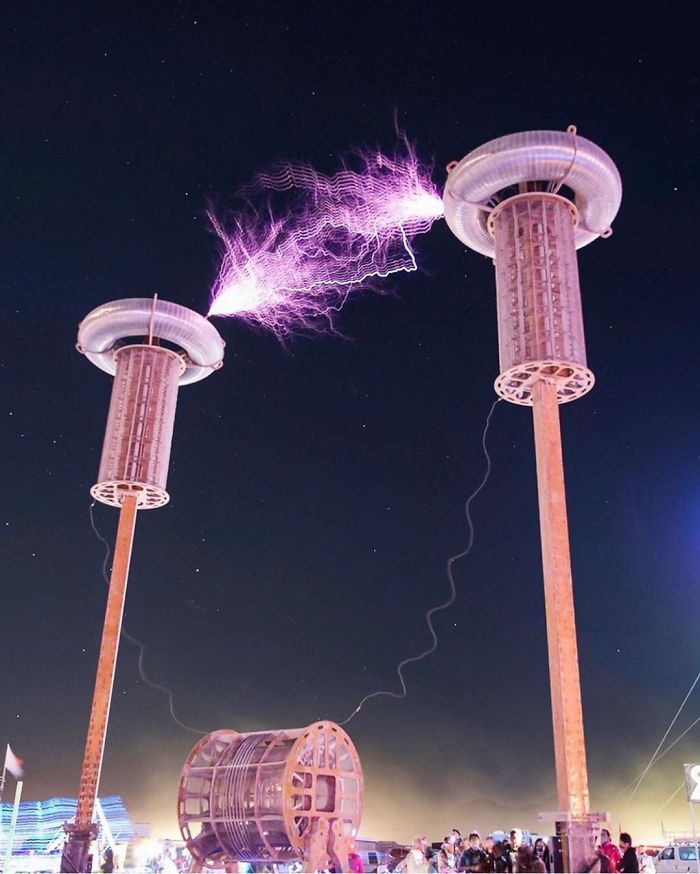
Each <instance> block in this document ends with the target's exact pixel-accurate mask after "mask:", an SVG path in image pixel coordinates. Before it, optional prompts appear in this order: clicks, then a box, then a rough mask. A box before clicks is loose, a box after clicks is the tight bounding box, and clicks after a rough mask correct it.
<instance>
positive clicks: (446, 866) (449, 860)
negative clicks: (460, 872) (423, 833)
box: [437, 835, 457, 874]
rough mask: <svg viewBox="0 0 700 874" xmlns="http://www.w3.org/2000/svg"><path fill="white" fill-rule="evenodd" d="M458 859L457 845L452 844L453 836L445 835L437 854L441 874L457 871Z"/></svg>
mask: <svg viewBox="0 0 700 874" xmlns="http://www.w3.org/2000/svg"><path fill="white" fill-rule="evenodd" d="M456 861H457V857H456V855H455V845H454V844H453V843H452V835H445V839H444V841H443V842H442V846H441V847H440V849H439V851H438V854H437V869H438V871H439V872H440V874H449V872H450V871H456V870H457V867H456Z"/></svg>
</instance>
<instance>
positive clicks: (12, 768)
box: [5, 744, 24, 780]
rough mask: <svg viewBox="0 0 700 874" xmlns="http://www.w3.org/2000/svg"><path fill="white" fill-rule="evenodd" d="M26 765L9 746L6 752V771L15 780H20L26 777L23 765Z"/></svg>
mask: <svg viewBox="0 0 700 874" xmlns="http://www.w3.org/2000/svg"><path fill="white" fill-rule="evenodd" d="M23 764H24V759H20V758H18V757H17V756H16V755H15V754H14V753H13V752H12V750H11V749H10V745H9V744H8V745H7V750H6V751H5V770H7V771H9V772H10V774H12V776H13V777H14V778H15V780H19V778H20V777H23V776H24V770H23V768H22V765H23Z"/></svg>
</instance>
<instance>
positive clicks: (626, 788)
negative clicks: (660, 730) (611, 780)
mask: <svg viewBox="0 0 700 874" xmlns="http://www.w3.org/2000/svg"><path fill="white" fill-rule="evenodd" d="M699 722H700V716H698V718H697V719H696V720H695V721H694V722H691V723H690V725H689V726H688V727H687V728H686V730H685V731H684V732H682V733H681V734H679V735H678V737H677V738H676V739H675V740H674V741H673V743H670V744H669V745H668V746H667V747H666V749H665V750H664V751H663V752H662V753H659V755H658V756H657V757H656V759H654V765H657V764H658V763H659V762H660V761H661V759H663V757H664V756H665V755H666V753H670V752H671V750H672V749H673V747H675V745H676V744H677V743H678V741H680V740H683V738H684V737H685V736H686V734H688V732H689V731H692V730H693V729H694V728H695V726H696V725H697V724H698V723H699ZM652 767H653V765H652ZM643 774H644V772H642V773H641V774H637V776H636V777H635V778H634V780H631V781H630V782H629V783H628V784H627V785H626V786H625V788H624V789H620V791H619V792H618V793H617V795H616V796H615V797H614V798H613V800H612V801H611V802H610V803H611V804H614V803H615V802H616V801H617V799H618V798H620V797H621V796H623V795H624V794H625V792H627V790H628V789H630V788H631V787H632V786H634V784H635V783H636V782H637V780H639V779H640V778H641V777H642V776H643Z"/></svg>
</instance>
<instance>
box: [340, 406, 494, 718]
mask: <svg viewBox="0 0 700 874" xmlns="http://www.w3.org/2000/svg"><path fill="white" fill-rule="evenodd" d="M500 401H501V398H497V399H496V400H495V401H494V402H493V404H492V405H491V409H490V410H489V413H488V415H487V416H486V422H485V424H484V431H483V434H482V435H481V448H482V450H483V453H484V457H485V459H486V470H485V472H484V475H483V477H482V478H481V482H480V483H479V485H478V486H477V487H476V488H475V489H474V491H473V492H472V493H471V494H470V495H469V497H468V498H467V500H466V503H465V505H464V515H465V516H466V518H467V525H468V526H469V537H468V539H467V545H466V547H465V548H464V549H463V550H462V551H461V552H458V553H457V554H456V555H453V556H451V557H450V558H448V559H447V567H446V570H447V579H448V581H449V584H450V595H449V597H448V599H447V600H446V601H445V602H443V603H442V604H438V605H437V606H436V607H431V608H430V609H429V610H428V611H427V612H426V614H425V621H426V624H427V626H428V630H429V631H430V635H431V637H432V639H433V642H432V644H431V645H430V646H429V647H428V648H427V649H425V650H423V652H421V653H419V654H418V655H414V656H410V657H409V658H406V659H404V660H403V661H401V662H399V664H398V665H397V667H396V673H397V675H398V678H399V682H400V683H401V692H392V691H389V690H384V689H380V690H378V691H376V692H371V693H370V694H369V695H365V697H364V698H363V699H362V701H360V703H359V704H358V705H357V707H356V708H355V709H354V710H353V711H352V713H351V714H350V716H348V717H347V718H346V719H344V720H343V721H342V722H339V723H338V725H347V724H348V722H350V720H351V719H354V718H355V716H357V714H358V713H359V712H360V710H362V707H363V706H364V704H365V703H366V702H367V701H369V700H370V699H372V698H378V697H379V696H380V695H386V696H388V697H389V698H405V697H406V696H407V695H408V689H407V688H406V681H405V679H404V676H403V670H404V668H405V667H406V666H407V665H410V664H413V663H414V662H420V661H422V660H423V659H424V658H427V657H428V656H429V655H432V654H433V653H434V652H435V650H436V649H437V648H438V637H437V634H436V632H435V626H434V625H433V616H434V615H435V614H436V613H440V612H441V611H442V610H447V609H448V607H451V606H452V605H453V604H454V602H455V600H456V598H457V586H456V585H455V579H454V574H453V571H452V568H453V566H454V564H455V562H458V561H459V560H460V559H462V558H466V557H467V556H468V555H469V553H470V552H471V551H472V546H473V545H474V523H473V521H472V516H471V505H472V502H473V501H474V499H475V498H476V497H477V496H478V495H479V493H480V492H481V491H482V489H483V488H484V486H485V485H486V483H487V482H488V479H489V477H490V476H491V456H490V455H489V451H488V448H487V446H486V436H487V434H488V431H489V425H490V424H491V416H493V412H494V410H495V409H496V406H497V405H498V404H499V403H500Z"/></svg>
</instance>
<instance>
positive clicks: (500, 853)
mask: <svg viewBox="0 0 700 874" xmlns="http://www.w3.org/2000/svg"><path fill="white" fill-rule="evenodd" d="M491 870H492V871H495V872H496V874H511V872H512V871H513V865H512V863H511V861H510V848H509V847H507V841H506V842H504V841H496V843H495V844H494V845H493V862H492V867H491Z"/></svg>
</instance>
